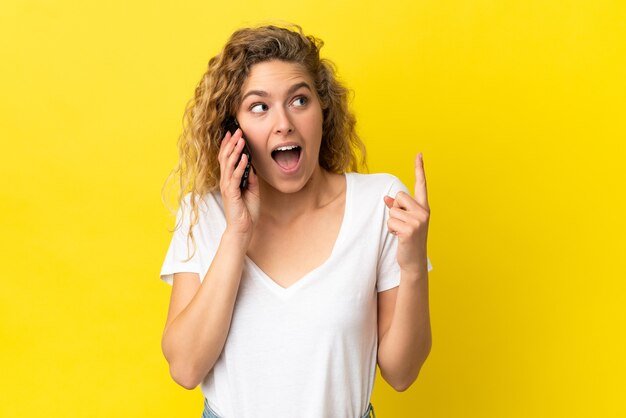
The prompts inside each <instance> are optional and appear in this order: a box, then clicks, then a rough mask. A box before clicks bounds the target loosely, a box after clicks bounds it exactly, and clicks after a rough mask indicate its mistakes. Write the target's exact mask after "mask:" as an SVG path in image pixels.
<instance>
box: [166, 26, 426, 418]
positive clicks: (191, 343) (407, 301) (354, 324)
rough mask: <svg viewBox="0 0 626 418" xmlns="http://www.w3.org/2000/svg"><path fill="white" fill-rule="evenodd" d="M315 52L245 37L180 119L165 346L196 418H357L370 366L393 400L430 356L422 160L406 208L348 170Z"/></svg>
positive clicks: (352, 149) (347, 125) (347, 144)
mask: <svg viewBox="0 0 626 418" xmlns="http://www.w3.org/2000/svg"><path fill="white" fill-rule="evenodd" d="M321 46H322V42H321V41H320V40H318V39H316V38H314V37H312V36H305V35H304V34H303V33H302V31H301V29H300V28H299V27H295V28H279V27H274V26H264V27H259V28H248V29H242V30H239V31H237V32H235V33H234V34H233V35H232V37H231V38H230V40H229V41H228V42H227V44H226V45H225V47H224V49H223V51H222V52H221V53H220V54H218V55H217V56H215V57H214V58H212V59H211V60H210V61H209V66H208V70H207V72H206V73H205V74H204V76H203V78H202V80H201V82H200V84H199V85H198V87H197V88H196V92H195V98H194V100H192V102H191V103H190V105H189V107H188V109H187V112H186V121H187V123H186V127H185V130H184V132H183V135H182V136H181V139H180V142H179V148H180V164H179V166H178V169H177V171H176V172H177V173H178V175H179V176H180V182H181V195H180V196H179V197H180V209H179V210H178V215H177V221H178V228H177V230H176V231H175V233H174V236H173V238H172V242H171V244H170V247H169V250H168V252H167V255H166V258H165V262H164V264H163V267H162V270H161V278H162V279H163V280H165V281H166V282H168V283H170V284H172V285H173V287H172V295H171V301H170V307H169V312H168V316H167V321H166V325H165V330H164V332H163V341H162V347H163V353H164V355H165V358H166V359H167V361H168V363H169V366H170V373H171V375H172V377H173V378H174V380H175V381H176V382H177V383H179V384H180V385H182V386H184V387H185V388H188V389H192V388H195V387H196V386H197V385H199V384H200V385H201V388H202V392H203V394H204V396H205V405H204V412H203V417H210V418H214V417H219V418H248V417H261V418H264V417H267V418H269V417H272V418H294V417H297V418H309V417H310V418H321V417H332V418H341V417H344V418H359V417H367V416H370V414H373V408H372V405H371V404H370V396H371V393H372V389H373V386H374V378H375V375H376V365H377V364H378V366H379V367H380V370H381V374H382V376H383V377H384V379H385V380H386V381H387V382H388V383H389V384H391V385H392V386H393V387H394V388H395V389H396V390H398V391H403V390H405V389H407V388H408V387H409V386H410V385H411V384H412V382H413V381H414V380H415V379H416V378H417V375H418V373H419V371H420V368H421V366H422V364H423V363H424V361H425V359H426V357H427V356H428V353H429V351H430V345H431V331H430V319H429V309H428V271H429V270H430V263H429V260H428V258H427V256H426V240H427V231H428V221H429V212H430V209H429V206H428V201H427V196H426V182H425V177H424V171H423V165H422V161H421V154H420V155H419V156H418V158H417V159H416V163H415V173H416V192H415V197H414V198H413V197H411V196H410V195H409V194H408V192H407V190H406V187H404V186H403V185H402V183H401V182H400V181H399V180H398V179H397V178H395V177H393V176H391V175H388V174H372V175H365V174H357V173H355V172H354V171H356V170H357V169H358V167H359V163H360V162H362V161H360V159H359V158H360V156H361V157H364V148H363V144H362V142H361V141H360V139H359V137H358V136H357V134H356V132H355V129H354V125H355V120H354V117H353V115H352V114H351V113H350V112H349V111H348V108H347V90H346V89H345V88H344V87H342V86H341V85H340V84H339V82H338V81H337V79H336V77H335V73H334V70H333V67H332V66H331V64H330V63H329V62H328V61H326V60H324V59H320V57H319V48H320V47H321ZM229 118H234V119H236V121H237V122H238V123H239V126H240V127H241V129H237V130H236V131H235V132H234V134H231V133H230V132H228V130H227V129H226V128H225V125H224V122H225V121H226V120H228V119H229ZM244 137H245V141H244ZM246 142H247V146H248V148H249V152H250V157H251V158H250V159H249V158H248V157H247V156H246V154H245V153H242V151H243V149H244V145H246ZM250 160H251V161H250ZM249 162H251V164H252V167H253V169H252V170H251V171H250V173H249V177H248V184H247V187H245V188H242V187H241V180H242V177H243V176H244V172H245V168H246V166H247V164H248V163H249Z"/></svg>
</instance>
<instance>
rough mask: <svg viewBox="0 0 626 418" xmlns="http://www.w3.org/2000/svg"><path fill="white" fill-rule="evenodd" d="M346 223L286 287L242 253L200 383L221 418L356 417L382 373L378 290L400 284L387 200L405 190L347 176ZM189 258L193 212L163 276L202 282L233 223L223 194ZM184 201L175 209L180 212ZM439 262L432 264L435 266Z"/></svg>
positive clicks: (382, 177)
mask: <svg viewBox="0 0 626 418" xmlns="http://www.w3.org/2000/svg"><path fill="white" fill-rule="evenodd" d="M345 177H346V184H347V190H346V203H345V205H346V206H345V213H344V218H343V223H342V225H341V228H340V231H339V234H338V237H337V240H336V242H335V245H334V247H333V250H332V253H331V255H330V257H329V258H328V259H327V260H326V261H325V262H324V263H323V264H322V265H320V266H319V267H317V268H315V269H314V270H312V271H310V272H309V273H308V274H306V275H305V276H304V277H302V278H301V279H299V280H298V281H297V282H295V283H294V284H293V285H291V286H289V287H288V288H283V287H281V286H280V285H278V284H277V283H276V282H274V281H273V280H272V279H271V278H269V277H268V276H267V275H266V274H265V273H264V272H263V271H262V270H261V269H260V268H259V267H258V266H257V265H256V264H254V262H252V260H251V259H250V258H248V257H246V259H245V263H244V268H243V273H242V277H241V284H240V287H239V292H238V295H237V300H236V303H235V307H234V312H233V318H232V322H231V326H230V331H229V334H228V338H227V340H226V344H225V346H224V349H223V351H222V354H221V355H220V357H219V359H218V360H217V362H216V363H215V366H214V367H213V369H212V370H211V371H210V372H209V373H208V374H207V376H206V377H205V378H204V380H203V381H202V384H201V388H202V393H203V394H204V396H205V397H206V398H207V400H208V402H209V405H210V407H211V408H212V409H213V410H214V411H215V412H216V413H217V414H218V415H219V416H220V417H222V418H252V417H254V418H259V417H260V418H266V417H267V418H269V417H272V418H293V417H299V418H319V417H333V418H342V417H343V418H354V417H361V416H362V415H363V414H364V413H365V411H366V409H367V407H368V404H369V402H370V396H371V394H372V389H373V387H374V378H375V376H376V355H377V349H378V338H377V331H378V328H377V292H382V291H384V290H388V289H391V288H393V287H396V286H398V285H399V283H400V268H399V266H398V263H397V261H396V249H397V237H395V236H394V235H392V234H390V233H389V232H388V229H387V219H388V210H387V208H386V206H385V203H384V201H383V196H385V195H389V196H392V197H395V195H396V193H397V192H398V191H401V190H402V191H405V192H408V191H407V189H406V187H405V186H404V185H403V184H402V183H401V182H400V181H399V180H398V179H397V178H396V177H394V176H392V175H389V174H357V173H346V174H345ZM203 202H205V203H206V205H204V204H201V205H200V209H199V223H198V224H197V225H195V226H194V237H195V239H196V253H195V255H194V257H193V258H192V259H191V260H190V261H188V262H183V260H184V259H186V258H187V257H188V252H187V230H188V227H189V223H190V222H189V210H186V211H185V212H184V213H185V217H184V218H183V222H182V224H181V227H180V228H179V229H177V230H176V231H175V232H174V236H173V238H172V241H171V244H170V247H169V250H168V252H167V255H166V257H165V262H164V263H163V267H162V269H161V279H163V280H165V281H166V282H167V283H170V284H171V283H172V281H173V274H174V273H176V272H195V273H198V274H199V276H200V280H202V279H203V278H204V276H205V274H206V272H207V270H208V268H209V265H210V264H211V260H212V259H213V257H214V255H215V253H216V251H217V247H218V245H219V243H220V239H221V236H222V233H223V231H224V229H225V227H226V220H225V217H224V210H223V206H222V200H221V195H220V193H219V192H214V193H211V194H208V195H207V196H206V197H205V198H204V199H203ZM182 209H183V208H182V207H181V209H179V212H178V219H180V218H181V216H183V215H182V213H183V211H182ZM431 269H432V266H431V264H430V260H428V270H429V271H430V270H431Z"/></svg>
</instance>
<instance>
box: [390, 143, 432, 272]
mask: <svg viewBox="0 0 626 418" xmlns="http://www.w3.org/2000/svg"><path fill="white" fill-rule="evenodd" d="M384 200H385V204H386V205H387V207H388V208H389V220H388V221H387V228H389V232H391V233H392V234H394V235H397V236H398V255H397V259H398V264H399V265H400V268H401V269H402V270H403V271H404V272H407V273H412V274H418V275H421V274H426V273H428V264H427V263H428V261H427V257H426V240H427V238H428V222H429V219H430V207H429V206H428V195H427V193H426V175H425V174H424V163H423V161H422V153H419V154H418V155H417V157H416V158H415V198H412V197H411V196H410V195H409V194H407V193H405V192H398V194H397V195H396V197H395V199H394V198H392V197H389V196H385V197H384Z"/></svg>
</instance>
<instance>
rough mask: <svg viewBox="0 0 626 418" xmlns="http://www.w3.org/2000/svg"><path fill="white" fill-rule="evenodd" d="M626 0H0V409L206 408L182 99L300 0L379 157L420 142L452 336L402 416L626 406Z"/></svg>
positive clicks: (389, 160)
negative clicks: (198, 377)
mask: <svg viewBox="0 0 626 418" xmlns="http://www.w3.org/2000/svg"><path fill="white" fill-rule="evenodd" d="M625 5H626V3H624V2H623V1H618V0H615V1H609V0H596V1H582V0H580V1H546V0H527V1H497V0H490V1H487V0H482V1H481V0H473V1H469V0H467V1H424V0H418V1H406V2H373V1H365V2H363V1H350V2H345V3H337V2H334V1H328V0H317V1H315V2H309V3H306V4H303V3H301V2H295V1H292V2H279V1H276V0H268V1H265V2H257V1H245V2H228V1H224V2H206V1H165V2H150V1H135V2H132V1H131V2H129V1H121V0H113V1H106V2H73V1H67V0H55V1H51V0H45V1H44V0H39V1H27V0H23V1H15V0H9V1H4V2H3V5H2V7H1V8H0V19H1V20H0V39H2V41H0V57H1V59H2V64H1V66H0V136H1V138H2V152H1V153H0V155H1V157H0V170H1V176H2V187H1V188H0V189H1V193H2V196H1V203H0V211H1V212H0V214H1V224H0V228H1V230H2V248H1V254H2V255H1V256H2V283H1V285H0V318H1V319H0V321H1V323H0V338H1V344H0V374H1V375H2V377H1V378H0V394H1V396H0V398H1V399H2V401H1V402H0V416H1V417H30V416H37V415H41V414H43V415H45V416H51V417H173V416H177V417H183V416H188V417H197V416H199V415H200V411H201V405H202V396H201V394H200V392H199V390H198V389H197V390H195V391H192V392H189V391H186V390H184V389H182V388H180V387H178V386H177V385H176V384H175V383H174V382H173V381H172V380H171V378H170V377H169V375H168V371H167V367H166V362H165V360H164V359H163V357H162V354H161V351H160V337H161V331H162V327H163V324H164V320H165V315H166V309H167V303H168V296H169V291H170V288H169V286H167V285H166V284H164V283H163V282H161V281H160V280H159V279H158V273H159V269H160V267H161V263H162V261H163V257H164V256H165V252H166V249H167V246H168V244H169V239H170V235H169V232H168V229H169V228H171V227H172V226H173V219H172V218H171V217H170V216H169V214H168V212H167V211H166V210H165V208H164V206H163V205H162V203H161V198H160V191H161V186H162V184H163V181H164V180H165V178H166V176H167V175H168V173H169V170H170V169H171V168H172V167H173V166H174V164H175V163H176V160H177V154H176V152H177V151H176V147H175V142H176V139H177V136H178V134H179V132H180V129H181V121H182V114H183V110H184V106H185V104H186V102H187V100H189V99H190V98H191V96H192V94H193V90H194V88H195V85H196V83H197V82H198V81H199V79H200V76H201V75H202V73H203V72H204V69H205V67H206V64H207V61H208V59H209V58H210V57H211V56H213V55H214V54H215V53H217V52H218V50H219V47H220V46H221V45H222V44H223V43H224V42H225V40H226V39H227V37H228V36H229V35H230V33H231V32H232V31H233V30H234V29H236V28H237V27H240V26H242V25H248V24H256V23H259V22H264V21H267V20H275V19H280V20H285V21H292V22H296V23H299V24H300V25H302V26H303V28H304V29H305V31H306V32H308V33H312V34H315V35H317V36H319V37H321V38H322V39H323V40H324V41H325V42H326V46H325V47H324V48H323V55H324V56H326V57H329V58H331V59H333V60H334V61H335V63H336V64H337V66H338V69H339V74H340V76H341V78H342V79H343V80H344V81H345V83H346V84H347V85H348V86H349V87H350V88H352V89H353V90H354V92H355V95H354V101H353V105H354V109H355V111H356V113H357V117H358V121H359V122H358V127H359V130H360V133H361V134H362V136H363V138H364V139H365V141H366V143H367V146H368V151H369V164H370V171H371V172H378V171H386V172H391V173H394V174H396V175H398V176H399V177H400V178H401V179H402V180H403V181H404V182H405V183H406V184H407V185H408V186H409V188H411V187H412V186H413V172H412V161H413V156H414V155H415V153H416V152H418V151H422V152H423V153H424V161H425V167H426V174H427V179H428V188H429V198H430V204H431V207H432V215H431V228H430V233H429V238H430V239H429V257H430V259H431V260H432V262H433V265H434V270H433V272H432V273H431V292H432V293H431V303H432V307H431V310H432V323H433V333H434V346H433V351H432V354H431V357H430V358H429V359H428V361H427V363H426V365H425V366H424V368H423V370H422V374H421V375H420V377H419V379H418V381H417V382H416V383H415V384H414V386H412V387H411V388H410V389H409V390H408V391H407V392H404V393H395V392H393V390H392V389H391V388H390V387H389V386H388V385H387V384H386V383H385V382H384V381H383V380H382V379H380V376H379V377H378V379H377V384H376V387H375V390H374V395H373V399H372V402H373V404H374V406H375V409H376V411H377V415H378V416H379V417H382V418H389V417H446V418H447V417H480V418H485V417H494V418H496V417H498V418H499V417H618V416H626V401H624V393H626V377H625V376H626V360H625V359H624V356H625V354H626V347H625V346H626V344H625V342H626V337H625V334H626V332H625V331H626V329H625V328H626V326H625V318H626V312H625V307H624V305H625V302H626V297H625V295H626V285H625V284H624V281H625V279H626V268H625V258H626V257H625V255H626V248H625V247H626V246H625V233H626V228H625V222H624V214H625V213H626V207H625V206H626V205H625V198H624V195H625V193H624V191H625V187H624V182H625V181H626V173H625V169H624V159H625V158H626V146H625V145H624V142H625V140H626V61H625V59H626V58H625V57H626V24H625V23H624V22H626V6H625Z"/></svg>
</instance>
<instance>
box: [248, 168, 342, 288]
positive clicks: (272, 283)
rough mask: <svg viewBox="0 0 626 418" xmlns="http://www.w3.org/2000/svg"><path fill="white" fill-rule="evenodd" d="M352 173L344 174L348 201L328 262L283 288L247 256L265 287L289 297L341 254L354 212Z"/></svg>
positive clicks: (255, 273)
mask: <svg viewBox="0 0 626 418" xmlns="http://www.w3.org/2000/svg"><path fill="white" fill-rule="evenodd" d="M350 174H351V173H344V177H345V179H346V201H345V203H344V209H343V218H342V220H341V226H340V227H339V232H338V233H337V238H336V239H335V243H334V245H333V249H332V250H331V252H330V255H329V256H328V258H326V260H324V261H323V262H322V263H321V264H320V265H318V266H317V267H315V268H313V269H312V270H309V271H308V272H307V273H305V274H304V275H303V276H301V277H300V278H299V279H298V280H296V281H295V282H294V283H293V284H291V285H290V286H289V287H282V286H281V285H279V284H278V283H276V282H275V281H274V280H273V279H272V278H271V277H270V276H269V275H268V274H266V273H265V272H264V271H263V269H261V268H260V267H259V266H258V265H257V264H256V263H255V262H254V261H252V259H251V258H250V257H248V256H247V255H246V257H245V263H246V264H247V265H248V267H249V269H250V270H251V273H252V276H253V277H254V278H255V279H257V280H259V281H260V282H262V283H263V284H264V285H265V286H267V287H268V288H269V289H270V290H271V291H272V292H274V293H276V294H277V295H279V296H281V297H287V296H289V295H291V294H293V293H294V292H296V291H297V290H298V289H299V288H301V287H302V286H303V285H304V284H305V283H306V282H308V281H310V280H312V277H314V276H316V275H317V273H319V272H320V271H322V270H324V268H325V267H326V266H327V265H328V264H330V262H331V261H332V260H333V258H334V257H335V256H336V254H337V253H338V252H339V248H340V247H341V245H342V242H343V241H344V240H345V235H346V234H347V233H348V232H347V231H348V230H349V225H348V223H349V221H350V218H351V217H350V213H351V210H352V187H351V184H350V182H351V179H350Z"/></svg>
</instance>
